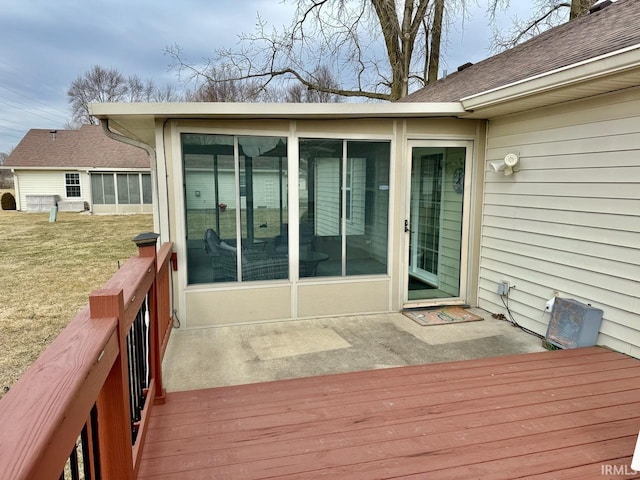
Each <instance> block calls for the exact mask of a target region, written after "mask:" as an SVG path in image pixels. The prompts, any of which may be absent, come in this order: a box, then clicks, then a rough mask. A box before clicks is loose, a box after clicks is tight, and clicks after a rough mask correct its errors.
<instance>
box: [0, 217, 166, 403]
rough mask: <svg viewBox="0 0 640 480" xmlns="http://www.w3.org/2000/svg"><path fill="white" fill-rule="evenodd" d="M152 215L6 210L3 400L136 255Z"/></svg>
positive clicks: (2, 226) (0, 355)
mask: <svg viewBox="0 0 640 480" xmlns="http://www.w3.org/2000/svg"><path fill="white" fill-rule="evenodd" d="M152 228H153V221H152V218H151V215H104V216H91V215H85V214H77V213H59V214H58V221H57V222H55V223H49V214H48V213H46V214H43V213H23V212H11V211H2V210H0V265H1V266H2V267H1V270H0V348H1V351H0V397H1V396H2V395H3V393H4V390H5V389H6V388H7V387H10V386H11V385H12V384H13V383H14V382H15V381H16V380H17V379H18V378H19V377H20V375H21V374H22V373H23V372H24V371H25V370H26V369H27V367H28V366H29V365H31V364H32V363H33V362H34V360H35V359H36V358H37V357H38V356H39V355H40V353H41V352H42V351H43V350H44V349H45V347H46V346H47V345H49V343H51V341H52V340H53V339H54V338H55V337H56V335H58V333H59V332H60V331H61V330H62V329H63V328H64V327H65V326H66V325H67V324H68V323H69V321H70V320H71V319H72V318H73V317H74V316H75V315H76V314H77V313H78V312H79V311H80V310H81V309H82V308H83V307H84V305H86V304H87V303H88V296H89V294H90V293H91V292H92V291H93V290H96V289H98V288H99V287H101V286H102V285H103V284H104V283H105V282H106V281H107V280H108V279H109V278H110V277H111V276H112V275H113V274H114V273H115V271H116V270H117V268H118V262H120V263H123V262H124V261H125V260H126V259H127V258H129V257H131V256H132V255H135V254H136V247H135V245H134V243H133V242H132V241H131V239H132V238H133V237H135V236H136V235H137V234H138V233H141V232H148V231H151V230H152Z"/></svg>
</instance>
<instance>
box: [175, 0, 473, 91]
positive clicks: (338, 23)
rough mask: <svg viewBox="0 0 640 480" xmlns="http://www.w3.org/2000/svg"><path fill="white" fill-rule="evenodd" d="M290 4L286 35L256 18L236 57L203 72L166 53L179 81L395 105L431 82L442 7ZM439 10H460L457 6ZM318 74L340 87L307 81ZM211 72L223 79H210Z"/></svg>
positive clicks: (369, 1)
mask: <svg viewBox="0 0 640 480" xmlns="http://www.w3.org/2000/svg"><path fill="white" fill-rule="evenodd" d="M291 1H292V3H294V4H295V5H296V8H295V14H294V19H293V22H292V24H291V25H290V26H289V27H288V28H284V29H282V30H281V31H278V30H270V29H269V28H268V26H267V24H266V23H265V22H264V21H262V20H261V19H260V18H258V22H257V27H256V32H255V33H254V34H251V35H241V36H240V41H241V42H240V44H241V48H240V50H239V51H236V50H229V49H227V50H217V51H216V52H215V54H214V56H213V57H212V58H210V59H209V60H208V62H207V64H206V65H204V66H203V67H200V66H197V65H195V64H192V63H190V62H189V61H188V60H187V59H186V58H185V57H184V56H183V52H182V51H181V49H180V48H179V47H169V48H167V49H166V53H167V54H168V55H170V56H171V57H172V58H173V60H174V67H175V68H176V69H177V70H178V72H179V75H180V76H181V77H182V78H184V75H186V78H187V79H200V82H201V83H204V84H207V85H213V84H220V83H224V82H229V81H252V82H258V83H257V85H258V86H259V88H260V89H261V90H263V91H264V90H265V89H267V88H268V87H269V86H270V85H271V84H272V83H274V82H276V81H277V80H283V82H282V83H284V84H286V82H290V81H292V80H295V81H297V82H298V83H299V84H300V85H302V86H303V87H304V88H305V89H307V90H308V91H317V92H324V93H327V94H331V95H339V96H343V97H365V98H369V99H375V100H397V99H399V98H402V97H404V96H406V95H407V94H408V92H409V90H410V89H411V88H413V87H414V86H415V87H422V86H424V85H426V84H427V83H429V82H432V81H434V80H436V78H437V73H438V64H439V59H440V42H441V34H442V30H443V22H444V19H445V18H446V10H445V0H404V1H402V2H401V1H399V0H291ZM446 5H447V8H449V7H450V6H453V5H462V6H463V7H464V0H446ZM321 67H324V68H328V69H330V71H333V72H340V78H341V80H342V81H343V82H345V83H344V84H343V85H338V84H335V85H326V84H322V83H321V82H319V81H318V78H316V77H314V72H318V71H319V70H318V69H319V68H321ZM216 68H223V69H225V71H227V72H228V73H229V74H230V76H226V77H225V78H224V79H223V80H220V79H219V78H216V77H215V76H212V75H211V73H212V72H214V73H215V72H216ZM296 88H297V87H296Z"/></svg>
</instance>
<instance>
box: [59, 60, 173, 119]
mask: <svg viewBox="0 0 640 480" xmlns="http://www.w3.org/2000/svg"><path fill="white" fill-rule="evenodd" d="M67 96H68V97H69V103H70V104H71V114H72V119H71V121H70V122H68V123H67V127H70V128H78V127H79V126H80V125H85V124H94V125H95V124H97V123H98V121H97V119H96V118H94V117H92V116H91V115H90V114H89V104H90V103H100V102H152V101H154V102H164V101H167V102H168V101H175V100H178V99H179V98H180V95H179V94H178V93H177V91H176V89H175V87H174V86H171V85H166V86H164V87H158V86H157V85H156V84H155V82H154V81H153V80H151V79H147V80H142V79H141V78H140V77H138V76H137V75H130V76H128V77H125V76H124V75H123V74H122V73H120V72H119V71H118V70H117V69H115V68H109V69H106V68H103V67H101V66H99V65H95V66H94V67H92V68H91V70H89V71H88V72H86V73H84V74H83V75H80V76H79V77H78V78H76V79H75V80H74V81H73V82H72V83H71V87H69V90H68V91H67Z"/></svg>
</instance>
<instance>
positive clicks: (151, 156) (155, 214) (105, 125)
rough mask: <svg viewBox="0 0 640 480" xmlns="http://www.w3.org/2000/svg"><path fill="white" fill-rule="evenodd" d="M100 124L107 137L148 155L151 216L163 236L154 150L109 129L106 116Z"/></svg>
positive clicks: (161, 236)
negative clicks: (151, 180)
mask: <svg viewBox="0 0 640 480" xmlns="http://www.w3.org/2000/svg"><path fill="white" fill-rule="evenodd" d="M100 125H101V126H102V131H103V132H104V134H105V135H106V136H107V137H109V138H110V139H112V140H116V141H118V142H122V143H126V144H127V145H132V146H134V147H138V148H141V149H143V150H144V151H145V152H147V154H148V155H149V166H150V168H151V177H152V178H153V179H154V185H153V186H154V188H153V190H152V192H151V194H152V202H153V205H152V208H153V217H154V219H158V222H157V227H158V233H159V234H160V238H163V237H164V236H163V235H162V231H161V230H162V227H161V224H162V222H161V221H160V212H159V205H160V203H159V202H160V198H159V195H158V170H157V168H156V166H157V165H156V150H155V149H154V148H153V147H152V146H150V145H147V144H146V143H144V142H141V141H139V140H134V139H132V138H129V137H125V136H124V135H120V134H119V133H115V132H114V131H112V130H111V129H109V119H108V118H103V119H101V120H100ZM168 237H169V236H168V235H167V240H168V241H170V240H171V239H170V238H168Z"/></svg>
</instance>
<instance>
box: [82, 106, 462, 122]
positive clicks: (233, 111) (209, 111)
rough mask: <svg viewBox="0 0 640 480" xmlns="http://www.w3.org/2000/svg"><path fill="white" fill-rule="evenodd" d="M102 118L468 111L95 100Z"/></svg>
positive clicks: (455, 109)
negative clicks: (105, 101)
mask: <svg viewBox="0 0 640 480" xmlns="http://www.w3.org/2000/svg"><path fill="white" fill-rule="evenodd" d="M89 111H90V112H91V115H93V116H95V117H98V118H110V117H119V116H138V117H148V118H149V119H151V118H190V119H191V118H193V119H216V118H220V119H228V118H234V119H295V120H303V119H332V118H333V119H347V118H418V117H451V116H453V117H455V116H458V115H460V114H463V113H464V112H465V110H464V108H463V107H462V104H461V103H460V102H434V103H430V102H424V103H420V102H415V103H412V102H406V103H405V102H397V103H213V102H174V103H92V104H90V105H89Z"/></svg>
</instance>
